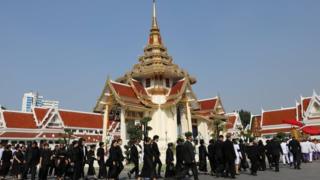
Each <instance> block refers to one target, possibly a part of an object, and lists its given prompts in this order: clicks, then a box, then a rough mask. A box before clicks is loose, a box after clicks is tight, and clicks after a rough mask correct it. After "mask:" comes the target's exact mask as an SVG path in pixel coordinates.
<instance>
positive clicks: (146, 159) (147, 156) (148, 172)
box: [138, 137, 156, 179]
mask: <svg viewBox="0 0 320 180" xmlns="http://www.w3.org/2000/svg"><path fill="white" fill-rule="evenodd" d="M153 162H154V155H153V152H152V141H151V138H149V137H147V138H146V139H145V143H144V156H143V167H142V171H141V174H140V177H139V178H138V179H141V178H149V179H156V171H155V167H154V164H153Z"/></svg>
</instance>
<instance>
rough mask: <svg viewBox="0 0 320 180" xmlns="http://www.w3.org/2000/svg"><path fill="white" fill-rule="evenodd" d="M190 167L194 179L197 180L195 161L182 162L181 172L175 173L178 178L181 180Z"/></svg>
mask: <svg viewBox="0 0 320 180" xmlns="http://www.w3.org/2000/svg"><path fill="white" fill-rule="evenodd" d="M190 169H191V171H192V174H193V178H194V180H199V177H198V169H197V165H196V163H191V164H184V169H183V171H182V172H181V173H179V174H178V175H177V179H178V180H182V179H184V178H185V177H186V175H188V174H189V170H190Z"/></svg>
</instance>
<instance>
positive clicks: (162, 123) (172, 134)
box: [149, 106, 178, 153]
mask: <svg viewBox="0 0 320 180" xmlns="http://www.w3.org/2000/svg"><path fill="white" fill-rule="evenodd" d="M151 117H152V120H151V121H150V122H149V126H151V127H152V130H151V131H150V132H149V136H150V137H151V138H152V137H153V136H154V135H158V136H159V137H160V139H159V143H158V145H159V149H160V151H161V152H162V153H164V152H165V151H166V148H167V144H168V143H170V142H172V143H174V142H176V140H177V138H178V133H177V130H178V128H177V111H176V107H175V106H173V107H171V108H168V109H160V108H159V109H158V110H156V111H154V112H153V113H152V115H151Z"/></svg>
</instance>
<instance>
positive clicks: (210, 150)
mask: <svg viewBox="0 0 320 180" xmlns="http://www.w3.org/2000/svg"><path fill="white" fill-rule="evenodd" d="M208 157H209V160H210V161H214V144H209V146H208Z"/></svg>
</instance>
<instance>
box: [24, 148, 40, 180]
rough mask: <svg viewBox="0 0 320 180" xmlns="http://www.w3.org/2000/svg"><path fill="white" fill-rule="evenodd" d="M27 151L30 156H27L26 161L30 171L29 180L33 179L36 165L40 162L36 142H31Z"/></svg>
mask: <svg viewBox="0 0 320 180" xmlns="http://www.w3.org/2000/svg"><path fill="white" fill-rule="evenodd" d="M29 151H30V152H29V153H28V155H29V156H30V157H29V158H28V160H29V162H27V164H28V168H29V169H30V171H31V180H35V179H36V173H37V166H38V164H39V162H40V150H39V148H38V143H37V142H33V143H32V146H31V149H30V150H29Z"/></svg>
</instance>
